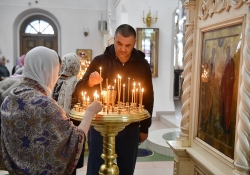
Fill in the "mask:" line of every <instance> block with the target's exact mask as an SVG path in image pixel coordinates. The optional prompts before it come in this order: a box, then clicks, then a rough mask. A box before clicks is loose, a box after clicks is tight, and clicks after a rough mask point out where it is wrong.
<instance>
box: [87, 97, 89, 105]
mask: <svg viewBox="0 0 250 175" xmlns="http://www.w3.org/2000/svg"><path fill="white" fill-rule="evenodd" d="M88 105H89V97H88V98H87V106H88Z"/></svg>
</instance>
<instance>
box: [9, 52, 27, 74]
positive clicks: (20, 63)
mask: <svg viewBox="0 0 250 175" xmlns="http://www.w3.org/2000/svg"><path fill="white" fill-rule="evenodd" d="M24 58H25V55H22V56H20V57H19V58H18V59H17V61H16V65H15V66H14V67H13V69H12V72H11V74H12V75H13V74H15V73H16V72H17V70H18V69H20V68H22V67H23V65H24Z"/></svg>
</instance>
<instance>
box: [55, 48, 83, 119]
mask: <svg viewBox="0 0 250 175" xmlns="http://www.w3.org/2000/svg"><path fill="white" fill-rule="evenodd" d="M79 71H80V60H79V58H78V56H77V55H76V54H75V53H68V54H66V55H64V56H63V57H62V66H61V69H60V75H59V78H58V80H57V82H56V85H55V87H54V88H53V90H52V94H51V96H52V98H53V99H54V100H55V101H57V103H58V105H59V106H61V107H62V108H63V109H64V111H65V112H66V114H69V112H70V110H71V99H72V94H73V92H74V90H75V86H76V83H77V82H78V79H77V75H78V73H79Z"/></svg>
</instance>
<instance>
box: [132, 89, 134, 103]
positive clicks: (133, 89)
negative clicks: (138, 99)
mask: <svg viewBox="0 0 250 175" xmlns="http://www.w3.org/2000/svg"><path fill="white" fill-rule="evenodd" d="M132 103H134V89H133V90H132Z"/></svg>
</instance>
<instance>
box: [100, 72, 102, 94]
mask: <svg viewBox="0 0 250 175" xmlns="http://www.w3.org/2000/svg"><path fill="white" fill-rule="evenodd" d="M100 77H102V67H100ZM100 90H101V93H102V82H101V83H100Z"/></svg>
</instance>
